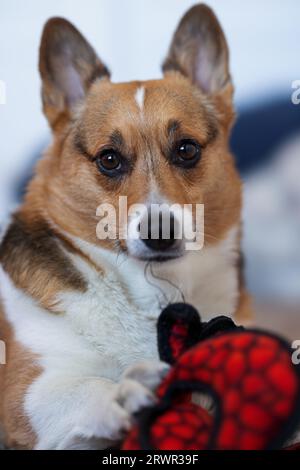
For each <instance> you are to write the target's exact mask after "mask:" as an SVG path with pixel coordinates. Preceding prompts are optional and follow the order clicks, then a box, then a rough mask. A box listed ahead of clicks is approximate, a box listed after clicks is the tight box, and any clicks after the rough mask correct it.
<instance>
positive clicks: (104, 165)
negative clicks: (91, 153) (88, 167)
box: [96, 150, 123, 176]
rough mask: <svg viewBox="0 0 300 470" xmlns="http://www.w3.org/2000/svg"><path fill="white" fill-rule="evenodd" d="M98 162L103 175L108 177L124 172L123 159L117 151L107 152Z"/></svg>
mask: <svg viewBox="0 0 300 470" xmlns="http://www.w3.org/2000/svg"><path fill="white" fill-rule="evenodd" d="M96 162H97V166H98V168H99V170H100V171H101V173H104V174H105V175H108V176H116V175H117V174H120V173H121V172H122V170H123V165H122V157H121V156H120V155H119V154H118V153H117V152H116V151H115V150H105V151H104V152H102V153H100V154H99V155H98V156H97V158H96Z"/></svg>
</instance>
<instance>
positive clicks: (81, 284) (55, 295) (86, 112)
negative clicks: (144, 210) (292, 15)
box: [0, 4, 251, 449]
mask: <svg viewBox="0 0 300 470" xmlns="http://www.w3.org/2000/svg"><path fill="white" fill-rule="evenodd" d="M39 64H40V66H39V68H40V74H41V79H42V101H43V109H44V113H45V115H46V117H47V119H48V122H49V124H50V127H51V129H52V133H53V142H52V144H51V146H50V148H48V150H47V151H46V152H45V154H44V156H43V158H42V159H41V160H40V161H39V163H38V165H37V167H36V171H35V176H34V177H33V179H32V181H31V182H30V184H29V187H28V189H27V193H26V196H25V198H24V202H23V204H22V205H21V207H20V208H19V210H18V211H17V212H16V213H15V214H14V216H13V218H12V220H11V222H10V225H9V227H8V228H7V230H6V232H5V234H4V236H3V239H2V242H1V247H0V261H1V270H0V276H1V279H0V286H1V316H0V339H1V340H3V341H4V342H5V344H6V350H7V357H6V365H3V366H0V396H1V399H0V422H1V426H2V429H3V433H4V439H5V444H6V445H7V446H8V447H13V448H17V449H105V448H107V447H110V446H112V445H117V444H118V442H119V441H120V439H122V436H124V433H126V431H127V430H128V429H129V428H130V426H131V425H132V417H133V415H134V413H135V412H137V411H138V410H140V409H141V408H142V407H145V406H148V405H149V404H151V403H153V401H154V400H155V398H154V393H153V392H154V390H155V388H156V387H157V385H158V384H159V382H160V381H161V379H162V378H163V377H164V375H165V374H166V372H167V371H168V366H167V365H166V364H164V363H162V362H161V361H160V360H159V356H158V350H157V342H156V322H157V319H158V316H159V314H160V312H161V310H162V308H163V307H164V306H166V305H167V304H168V303H169V302H176V301H180V300H182V298H184V301H186V302H188V303H190V304H192V305H194V306H195V307H196V308H197V309H198V310H199V312H200V314H201V317H202V319H203V320H209V319H210V318H212V317H214V316H215V315H217V314H226V315H231V316H233V318H234V319H235V320H237V321H238V322H241V323H245V321H246V320H248V319H249V318H250V317H251V305H250V300H249V297H248V294H247V292H246V290H245V287H244V283H243V275H242V263H241V259H242V256H241V251H240V238H241V205H242V195H241V193H242V191H241V180H240V177H239V175H238V173H237V171H236V168H235V164H234V160H233V157H232V155H231V153H230V150H229V135H230V131H231V127H232V125H233V122H234V117H235V113H234V108H233V102H232V97H233V85H232V81H231V77H230V71H229V53H228V46H227V43H226V39H225V36H224V34H223V31H222V29H221V26H220V25H219V22H218V20H217V18H216V17H215V15H214V13H213V12H212V11H211V9H210V8H208V7H207V6H205V5H203V4H201V5H196V6H195V7H193V8H192V9H190V10H189V11H188V12H187V14H186V15H185V16H184V17H183V19H182V20H181V22H180V24H179V26H178V28H177V30H176V32H175V35H174V38H173V40H172V43H171V46H170V50H169V53H168V55H167V58H166V60H165V61H164V64H163V74H164V75H163V78H162V79H160V80H151V81H145V82H140V81H134V82H130V83H120V84H119V83H118V84H116V83H112V82H111V81H110V73H109V70H108V68H107V67H106V66H105V65H104V64H103V63H102V62H101V60H100V59H99V58H98V57H97V55H96V54H95V52H94V50H93V49H92V47H91V46H90V45H89V44H88V43H87V41H86V40H85V39H84V38H83V36H82V35H81V34H80V33H79V32H78V30H77V29H75V27H74V26H73V25H72V24H70V23H69V22H68V21H66V20H64V19H61V18H52V19H50V20H49V21H48V22H47V24H46V25H45V28H44V31H43V35H42V40H41V47H40V62H39ZM121 196H122V197H126V200H127V203H128V207H130V206H132V205H135V204H143V205H145V206H146V207H148V206H149V204H152V203H155V204H160V203H167V204H169V205H172V204H177V205H179V206H180V207H183V206H184V205H185V204H191V205H194V204H201V205H203V206H204V229H203V237H204V243H203V247H202V249H199V250H186V249H185V248H184V246H183V245H184V238H182V239H181V240H180V239H175V237H174V234H173V232H174V230H171V231H170V234H169V236H168V237H166V238H164V237H159V238H155V237H151V236H150V237H148V238H146V237H144V238H143V237H142V236H140V237H136V236H135V237H134V239H133V237H131V236H130V233H131V231H130V227H131V225H130V224H135V226H136V228H137V225H139V224H140V219H139V218H138V216H136V217H133V218H132V219H130V220H129V222H128V223H129V225H128V226H129V229H128V233H129V235H128V237H127V238H124V239H123V238H121V237H117V238H114V239H110V238H109V237H108V238H107V239H104V238H103V239H101V238H99V237H98V236H97V224H98V223H99V217H98V215H97V208H98V207H99V205H100V204H108V205H109V206H110V207H114V208H115V209H116V212H118V210H119V209H118V207H119V198H120V197H121ZM169 217H170V219H172V218H173V224H174V218H176V217H175V216H174V214H173V213H171V212H170V215H169ZM194 217H195V214H194V211H192V223H194ZM151 223H152V222H151ZM159 223H160V222H159ZM115 225H116V227H115V228H116V230H117V233H118V234H120V232H121V230H122V229H123V227H122V226H121V225H122V223H121V222H120V221H119V218H116V222H115ZM148 268H149V269H148Z"/></svg>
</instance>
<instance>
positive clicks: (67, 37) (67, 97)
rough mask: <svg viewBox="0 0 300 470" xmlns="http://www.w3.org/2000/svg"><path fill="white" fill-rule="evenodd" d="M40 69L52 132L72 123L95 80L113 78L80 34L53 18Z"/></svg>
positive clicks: (46, 33) (47, 28)
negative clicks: (77, 109) (70, 120)
mask: <svg viewBox="0 0 300 470" xmlns="http://www.w3.org/2000/svg"><path fill="white" fill-rule="evenodd" d="M39 69H40V74H41V78H42V99H43V109H44V113H45V115H46V116H47V119H48V121H49V123H50V125H51V127H52V129H56V128H57V126H58V125H60V124H61V123H62V122H64V123H65V122H66V121H67V120H69V119H71V117H72V113H73V110H74V108H75V107H76V105H77V104H78V102H80V101H81V100H82V99H83V98H84V96H85V94H86V93H87V91H88V89H89V87H90V86H91V84H92V83H93V82H94V80H96V79H97V78H103V77H107V78H109V76H110V74H109V71H108V69H107V68H106V66H105V65H104V64H103V63H102V62H101V61H100V60H99V59H98V57H97V55H96V53H95V52H94V50H93V49H92V47H91V46H90V45H89V44H88V42H87V41H86V40H85V39H84V37H83V36H82V35H81V34H80V32H79V31H78V30H77V29H76V28H75V27H74V26H73V25H72V24H71V23H69V22H68V21H66V20H64V19H63V18H51V19H50V20H49V21H48V22H47V23H46V25H45V27H44V31H43V35H42V41H41V47H40V61H39Z"/></svg>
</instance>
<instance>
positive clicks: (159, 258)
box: [133, 252, 183, 263]
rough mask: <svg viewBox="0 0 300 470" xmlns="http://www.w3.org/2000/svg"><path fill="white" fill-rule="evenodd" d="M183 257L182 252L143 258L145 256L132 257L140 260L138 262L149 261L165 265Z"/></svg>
mask: <svg viewBox="0 0 300 470" xmlns="http://www.w3.org/2000/svg"><path fill="white" fill-rule="evenodd" d="M182 256H183V253H182V252H177V253H169V254H167V253H156V254H153V255H150V256H145V255H140V256H136V255H133V257H134V258H136V259H138V260H140V261H145V262H147V261H151V262H155V263H166V262H168V261H174V260H176V259H178V258H181V257H182Z"/></svg>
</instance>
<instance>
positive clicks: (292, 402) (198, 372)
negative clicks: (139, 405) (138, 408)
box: [122, 304, 300, 450]
mask: <svg viewBox="0 0 300 470" xmlns="http://www.w3.org/2000/svg"><path fill="white" fill-rule="evenodd" d="M158 344H159V352H160V356H161V358H162V359H163V360H165V361H168V362H169V363H171V364H174V365H173V367H172V369H171V371H170V373H169V374H168V376H167V377H166V378H165V380H164V381H163V383H162V384H161V385H160V387H159V389H158V390H157V396H158V403H157V405H156V406H154V407H152V408H148V409H145V410H143V411H142V412H141V413H140V414H139V416H137V424H136V426H135V428H134V429H133V430H132V432H131V433H130V435H129V436H128V437H127V439H126V440H125V442H124V443H123V446H122V448H123V449H124V450H138V449H145V450H150V449H152V450H154V449H155V450H204V449H211V450H217V449H236V450H239V449H253V450H254V449H255V450H262V449H279V448H282V446H283V445H284V443H285V442H286V441H287V439H288V438H290V437H291V436H292V435H293V433H294V432H295V431H296V429H297V426H299V423H300V368H299V366H295V365H293V364H292V361H291V356H292V351H291V348H290V346H289V345H288V344H287V343H286V342H285V341H283V340H282V339H280V338H278V337H277V336H275V335H272V334H269V333H265V332H262V331H256V330H244V329H243V328H241V327H236V326H235V325H234V323H233V322H232V320H230V319H229V318H226V317H218V318H216V319H214V320H212V321H211V322H208V323H201V321H200V317H199V314H198V313H197V312H196V311H195V309H194V308H193V307H190V306H188V305H186V304H175V305H170V306H169V307H167V309H165V310H164V311H163V313H162V314H161V317H160V319H159V322H158ZM191 392H201V393H205V394H206V395H209V396H210V397H211V398H212V399H213V402H214V405H215V411H214V413H213V415H212V414H210V413H208V411H206V410H205V409H204V408H201V407H200V406H198V405H196V404H194V403H193V402H192V400H191Z"/></svg>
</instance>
